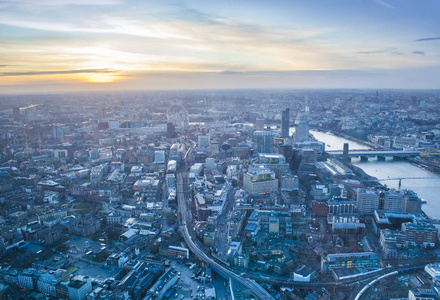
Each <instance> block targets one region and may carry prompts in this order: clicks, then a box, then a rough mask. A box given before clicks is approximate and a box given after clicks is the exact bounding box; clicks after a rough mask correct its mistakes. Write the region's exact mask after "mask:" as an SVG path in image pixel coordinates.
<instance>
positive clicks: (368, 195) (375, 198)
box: [356, 188, 379, 215]
mask: <svg viewBox="0 0 440 300" xmlns="http://www.w3.org/2000/svg"><path fill="white" fill-rule="evenodd" d="M356 200H357V209H358V213H359V214H361V215H372V214H373V213H374V211H375V210H377V209H378V208H379V193H378V192H377V191H375V190H370V189H360V188H359V189H358V191H357V199H356Z"/></svg>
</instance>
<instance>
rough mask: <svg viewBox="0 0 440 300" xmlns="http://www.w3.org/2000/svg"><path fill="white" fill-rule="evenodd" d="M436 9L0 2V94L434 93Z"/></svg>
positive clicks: (101, 0)
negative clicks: (406, 90) (270, 90)
mask: <svg viewBox="0 0 440 300" xmlns="http://www.w3.org/2000/svg"><path fill="white" fill-rule="evenodd" d="M439 10H440V3H439V2H438V1H423V3H421V2H418V1H392V0H383V1H382V0H376V1H373V0H371V1H286V0H277V1H244V0H243V1H122V0H80V1H76V0H75V1H74V0H58V1H51V0H44V1H29V0H6V1H1V2H0V43H1V45H2V46H1V47H0V57H1V65H0V77H1V82H0V92H2V93H31V92H56V91H86V90H138V89H224V88H374V89H376V88H397V89H400V88H416V89H420V88H428V89H434V88H439V87H440V85H439V81H438V78H439V77H440V71H439V70H440V68H439V67H440V50H439V49H440V47H439V43H440V35H439V31H438V28H440V20H439V18H438V11H439Z"/></svg>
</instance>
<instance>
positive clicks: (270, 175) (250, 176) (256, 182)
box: [243, 165, 278, 195]
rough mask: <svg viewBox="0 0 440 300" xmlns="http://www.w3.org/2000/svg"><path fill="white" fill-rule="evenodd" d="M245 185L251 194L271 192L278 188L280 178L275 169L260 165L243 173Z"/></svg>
mask: <svg viewBox="0 0 440 300" xmlns="http://www.w3.org/2000/svg"><path fill="white" fill-rule="evenodd" d="M243 187H244V189H245V191H246V192H248V193H249V194H254V195H256V194H261V193H270V192H275V191H277V190H278V180H277V179H276V178H275V173H274V172H273V171H271V170H269V169H267V168H265V167H264V166H261V165H259V166H254V167H252V168H251V167H250V168H249V170H248V172H246V173H245V174H243Z"/></svg>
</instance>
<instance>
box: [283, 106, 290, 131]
mask: <svg viewBox="0 0 440 300" xmlns="http://www.w3.org/2000/svg"><path fill="white" fill-rule="evenodd" d="M289 125H290V108H286V109H285V110H283V111H282V113H281V137H282V138H287V137H289Z"/></svg>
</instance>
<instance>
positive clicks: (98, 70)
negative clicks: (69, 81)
mask: <svg viewBox="0 0 440 300" xmlns="http://www.w3.org/2000/svg"><path fill="white" fill-rule="evenodd" d="M117 72H118V70H113V69H85V70H61V71H36V72H3V73H0V76H29V75H62V74H91V73H97V74H109V73H117Z"/></svg>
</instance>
